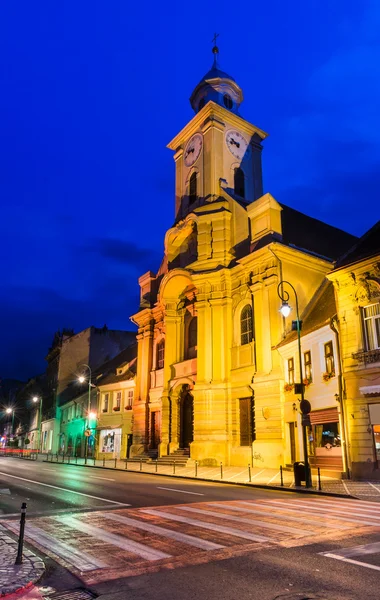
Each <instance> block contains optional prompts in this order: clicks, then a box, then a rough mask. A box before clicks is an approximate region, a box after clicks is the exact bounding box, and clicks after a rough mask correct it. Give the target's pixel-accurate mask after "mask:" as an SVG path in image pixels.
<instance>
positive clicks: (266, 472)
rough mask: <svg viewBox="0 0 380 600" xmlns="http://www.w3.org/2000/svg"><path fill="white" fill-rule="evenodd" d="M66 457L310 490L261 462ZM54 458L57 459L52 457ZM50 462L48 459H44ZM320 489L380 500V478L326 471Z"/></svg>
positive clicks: (110, 465) (74, 461) (81, 463)
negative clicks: (227, 463) (338, 475)
mask: <svg viewBox="0 0 380 600" xmlns="http://www.w3.org/2000/svg"><path fill="white" fill-rule="evenodd" d="M62 458H64V464H67V465H77V466H83V467H86V468H98V469H103V468H105V469H112V470H114V469H115V468H116V469H117V470H122V471H126V470H127V471H129V472H131V471H132V472H136V473H141V474H143V473H149V474H151V475H156V474H157V475H165V476H170V477H178V478H181V477H184V478H192V479H193V478H194V479H199V480H203V481H213V482H220V481H223V483H238V484H245V485H252V486H263V487H273V488H276V489H278V488H280V489H281V488H287V489H289V488H292V489H294V490H295V491H299V490H300V489H302V490H304V491H306V488H305V487H302V488H298V487H295V485H294V476H293V471H285V470H283V471H282V474H281V471H280V470H277V469H267V468H265V467H260V466H259V465H257V466H256V465H255V466H254V467H251V468H249V467H248V465H247V467H245V468H243V467H225V466H223V465H222V466H219V467H199V466H195V465H194V466H190V467H180V466H178V465H175V464H172V465H166V464H165V465H164V464H160V463H156V462H155V461H153V462H143V461H141V462H140V461H136V460H128V461H126V460H125V459H124V460H116V461H115V459H112V460H106V461H103V460H94V459H93V458H88V459H87V464H85V459H84V458H73V457H71V458H69V457H62V455H60V456H59V457H58V463H59V464H62V462H63V461H62ZM51 459H53V460H51ZM44 461H45V462H46V458H44ZM47 462H53V464H54V463H57V457H56V455H54V456H51V455H49V460H48V461H47ZM312 483H313V487H312V490H313V491H314V492H317V491H318V487H319V483H318V477H317V474H316V473H314V472H313V476H312ZM320 491H322V492H324V493H331V494H339V495H346V496H354V497H356V498H361V499H363V500H371V501H375V502H380V481H377V482H376V481H374V482H370V481H364V482H360V481H350V480H347V479H346V480H344V479H337V478H335V477H333V476H332V477H330V476H329V475H328V474H326V471H324V474H323V475H321V479H320Z"/></svg>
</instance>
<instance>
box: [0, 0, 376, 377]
mask: <svg viewBox="0 0 380 600" xmlns="http://www.w3.org/2000/svg"><path fill="white" fill-rule="evenodd" d="M214 31H217V32H219V33H220V37H219V39H218V45H219V48H220V66H221V68H222V69H223V70H225V71H227V72H228V73H230V74H231V75H232V76H233V77H234V78H235V79H236V81H237V82H238V83H239V84H240V85H241V87H242V88H243V92H244V96H245V101H244V103H243V105H242V107H241V115H242V116H243V117H244V118H246V119H248V120H249V121H251V122H253V123H254V124H255V125H257V126H258V127H260V128H262V129H264V130H265V131H267V132H268V133H269V138H268V139H267V140H266V141H265V149H264V152H263V167H264V187H265V191H268V192H271V193H272V194H273V196H274V197H275V198H276V199H277V200H279V201H280V202H283V203H286V204H289V205H290V206H292V207H294V208H297V209H299V210H302V211H304V212H306V213H308V214H310V215H312V216H314V217H317V218H319V219H322V220H324V221H327V222H328V223H331V224H332V225H335V226H338V227H341V228H342V229H346V230H347V231H349V232H351V233H354V234H356V235H361V234H363V233H364V232H365V231H366V230H367V229H368V228H369V227H370V226H371V225H372V224H373V223H374V222H375V221H377V220H378V219H379V218H380V201H379V189H380V169H379V162H380V141H379V140H380V136H379V130H380V111H379V107H380V73H379V70H380V67H379V65H380V34H379V31H380V2H379V1H378V0H372V1H370V0H361V1H360V2H358V1H357V0H331V1H330V2H321V0H308V1H307V2H305V0H291V2H284V1H283V0H255V1H252V0H240V2H237V3H236V2H235V3H234V2H231V1H230V0H229V1H225V0H219V1H218V2H215V0H204V2H202V3H196V2H178V1H177V0H176V1H174V0H165V1H164V2H156V1H155V0H154V1H153V0H151V1H144V0H142V1H141V2H130V1H128V0H111V1H108V2H106V1H104V0H80V1H78V0H65V1H64V2H56V1H52V0H47V1H44V0H35V1H34V2H30V0H24V1H22V0H20V1H18V0H12V1H11V2H1V3H0V52H1V63H2V66H1V69H0V130H1V145H0V198H1V200H0V202H1V218H0V242H1V243H0V261H1V262H0V264H1V280H0V281H1V294H0V331H1V338H0V339H1V342H0V376H2V377H15V378H27V377H30V376H32V375H34V374H36V373H38V372H41V371H43V370H44V356H45V354H46V351H47V348H48V347H49V345H50V342H51V340H52V336H53V333H54V331H55V330H57V329H59V328H62V327H65V326H66V327H73V328H75V330H76V331H80V330H81V329H83V328H85V327H87V326H89V325H91V324H93V325H95V326H103V324H104V323H107V325H108V326H109V327H110V328H120V329H128V328H132V326H131V323H130V321H129V316H130V315H131V314H133V313H134V312H136V311H137V307H138V285H137V278H138V276H139V275H141V274H142V273H144V272H145V271H147V270H148V269H149V268H151V269H152V270H156V269H157V268H158V266H159V262H160V258H161V254H162V250H163V239H164V233H165V231H166V229H168V228H169V227H170V226H171V225H172V221H173V216H174V161H173V159H172V153H171V151H170V150H167V149H166V144H167V143H168V142H169V141H170V140H171V139H172V138H173V137H174V135H175V134H176V133H177V132H178V131H179V130H180V129H181V128H182V127H183V126H184V125H185V124H186V123H187V121H188V120H189V119H191V117H192V116H193V113H192V110H191V107H190V104H189V101H188V98H189V96H190V94H191V92H192V90H193V88H194V87H195V85H196V84H197V83H198V81H199V80H200V79H201V77H202V76H203V75H204V74H205V72H206V71H208V69H209V68H210V66H211V64H212V54H211V46H212V44H211V39H212V36H213V33H214Z"/></svg>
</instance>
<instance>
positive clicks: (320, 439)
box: [308, 407, 343, 471]
mask: <svg viewBox="0 0 380 600" xmlns="http://www.w3.org/2000/svg"><path fill="white" fill-rule="evenodd" d="M310 422H311V426H310V427H308V445H309V460H310V466H311V467H312V468H317V467H320V468H321V469H322V468H323V469H330V470H334V471H343V459H342V438H341V432H340V425H339V413H338V409H337V408H336V407H334V408H326V409H323V410H315V411H312V412H311V413H310Z"/></svg>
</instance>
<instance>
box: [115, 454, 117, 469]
mask: <svg viewBox="0 0 380 600" xmlns="http://www.w3.org/2000/svg"><path fill="white" fill-rule="evenodd" d="M116 461H117V458H116V456H115V469H116Z"/></svg>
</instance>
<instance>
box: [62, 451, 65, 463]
mask: <svg viewBox="0 0 380 600" xmlns="http://www.w3.org/2000/svg"><path fill="white" fill-rule="evenodd" d="M62 462H63V463H64V462H65V453H64V452H62Z"/></svg>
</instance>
